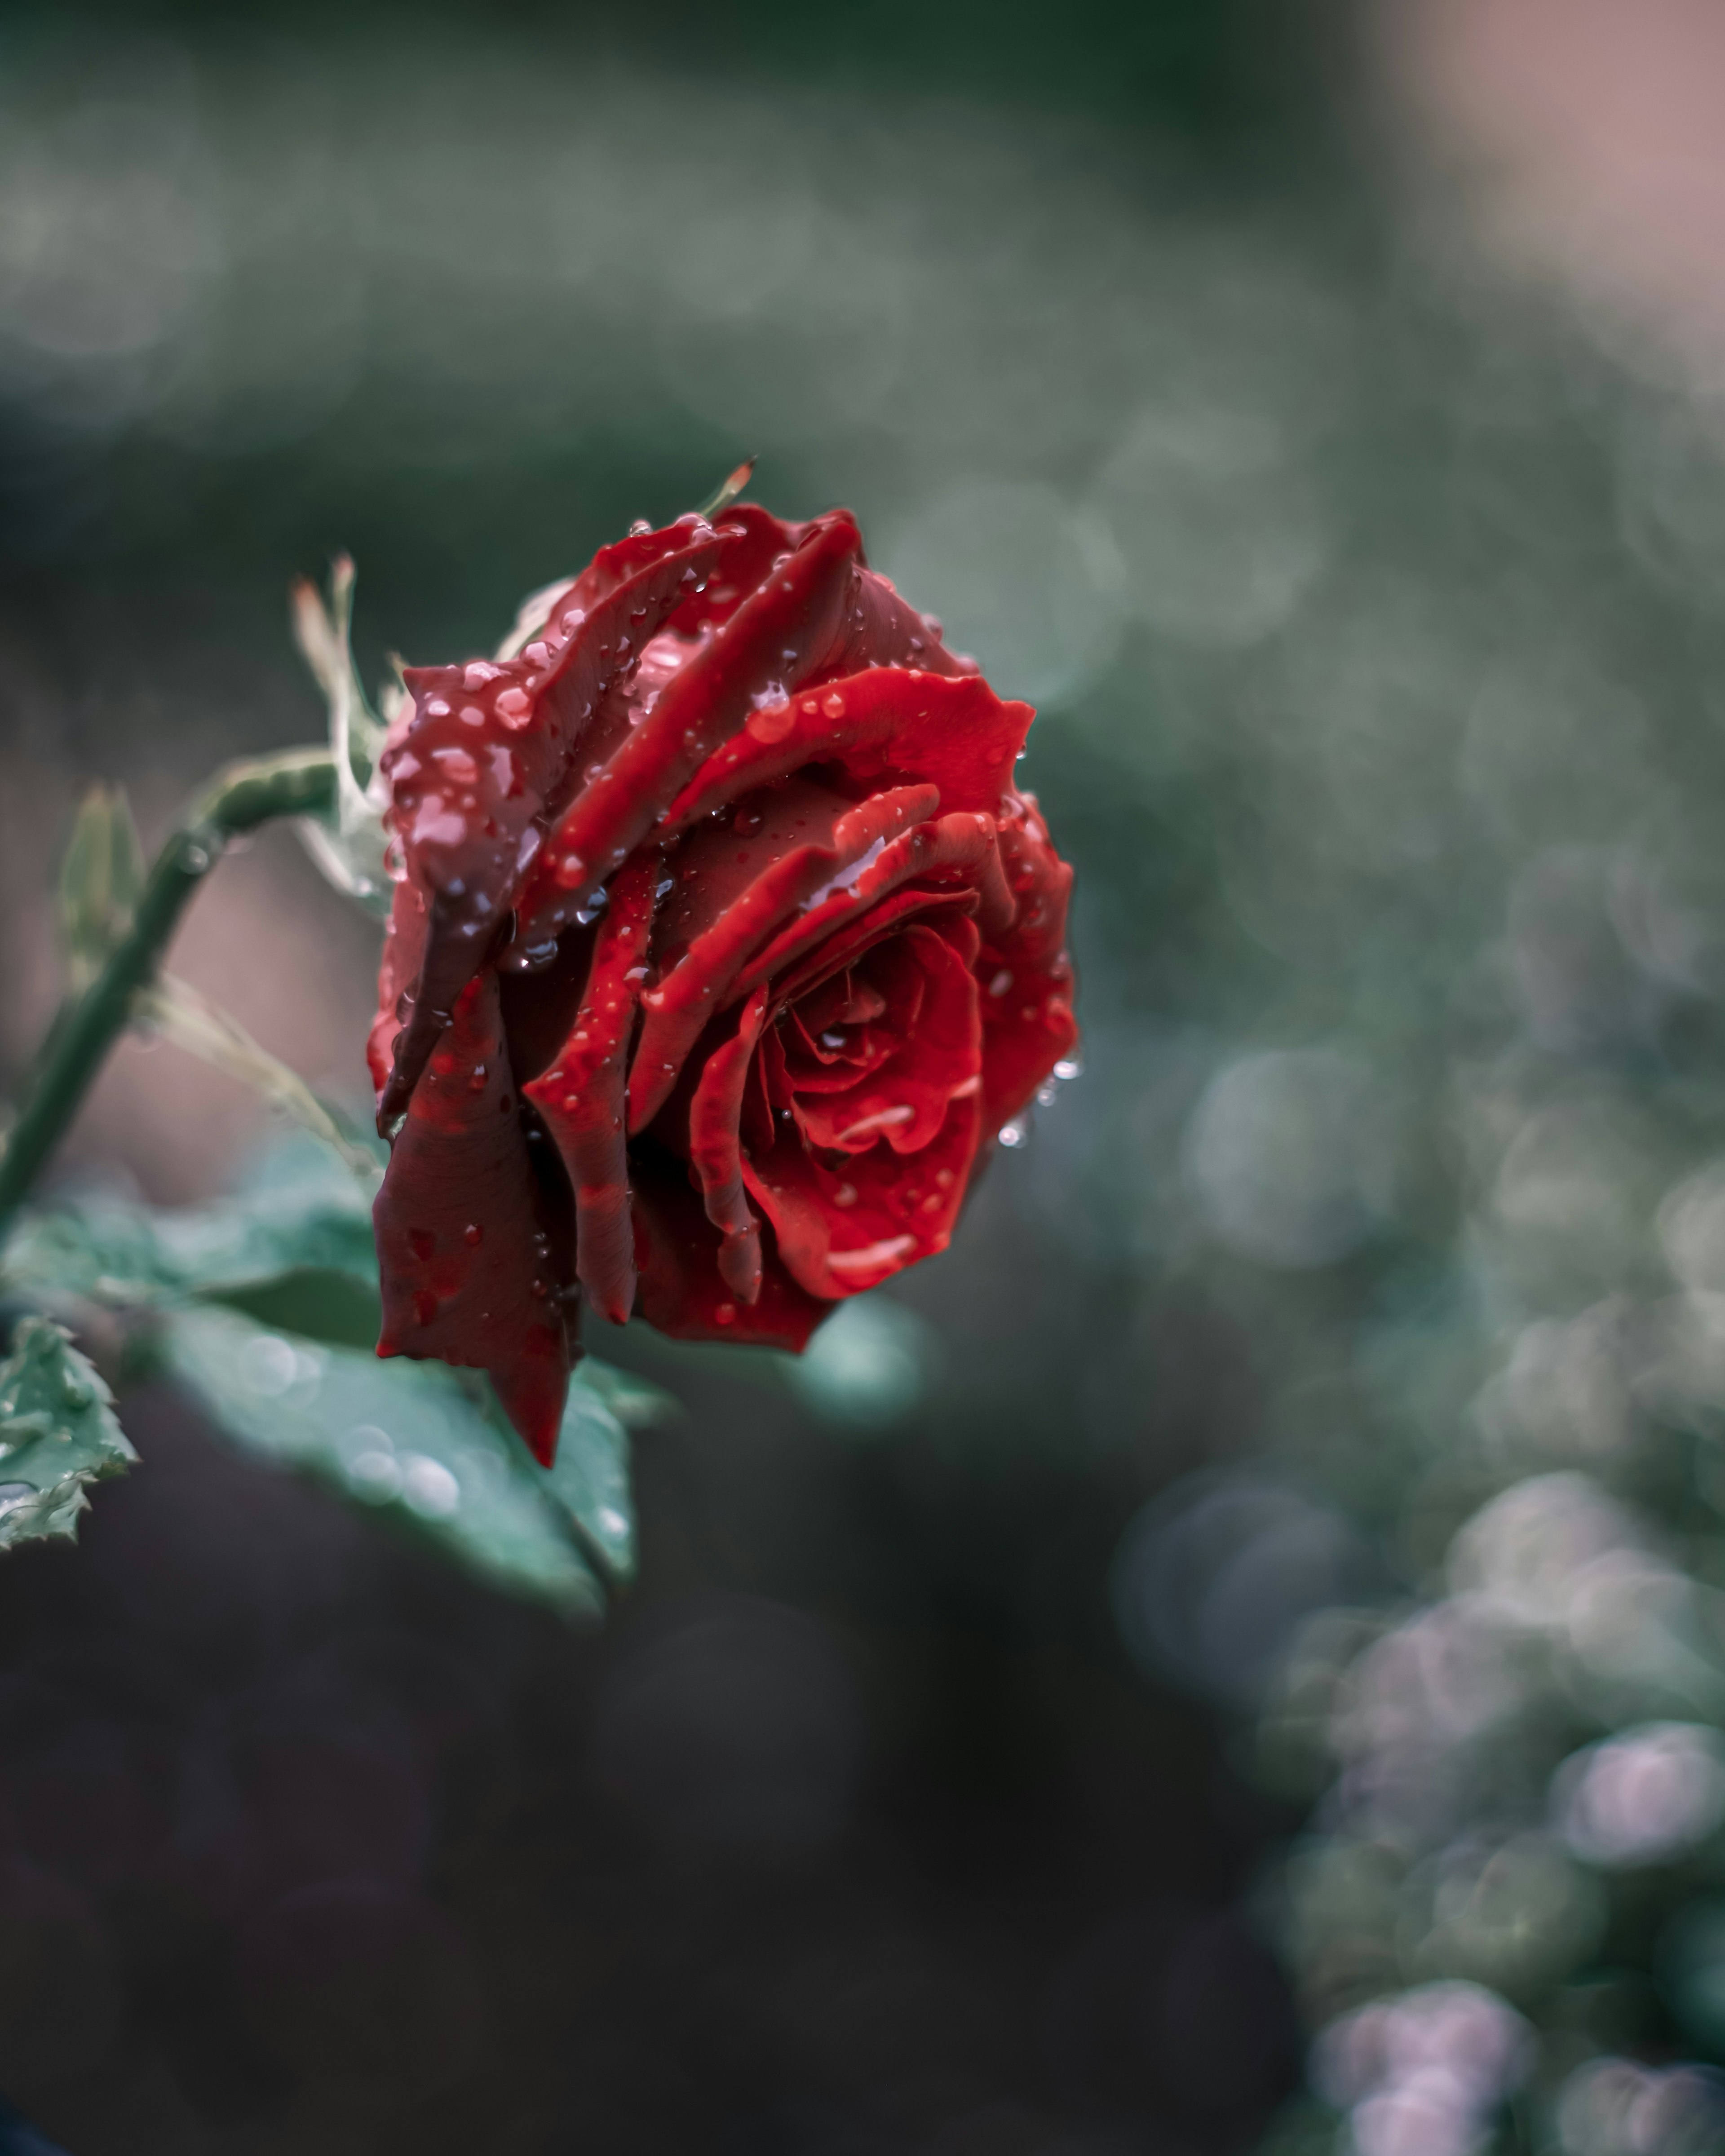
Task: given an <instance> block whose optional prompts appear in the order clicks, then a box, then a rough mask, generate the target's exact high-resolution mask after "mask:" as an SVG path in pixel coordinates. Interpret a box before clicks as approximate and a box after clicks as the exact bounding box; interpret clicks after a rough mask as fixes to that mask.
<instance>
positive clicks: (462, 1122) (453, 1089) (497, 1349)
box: [372, 975, 569, 1466]
mask: <svg viewBox="0 0 1725 2156" xmlns="http://www.w3.org/2000/svg"><path fill="white" fill-rule="evenodd" d="M372 1220H373V1223H374V1224H375V1227H376V1230H377V1258H378V1265H379V1271H380V1275H381V1280H382V1294H383V1332H382V1337H381V1339H380V1340H379V1341H378V1342H377V1353H379V1354H380V1355H384V1356H388V1355H408V1356H411V1357H413V1358H416V1359H426V1358H435V1359H438V1360H440V1361H442V1362H445V1363H457V1364H460V1365H463V1366H465V1367H466V1368H473V1369H480V1370H485V1371H487V1372H489V1373H490V1378H491V1382H492V1383H493V1385H494V1386H495V1388H496V1391H497V1397H498V1399H500V1400H501V1402H502V1404H503V1408H504V1411H505V1413H506V1414H507V1415H508V1417H509V1419H510V1420H511V1422H512V1423H513V1424H515V1427H516V1430H519V1431H520V1432H521V1435H522V1437H523V1438H524V1439H525V1440H526V1443H527V1445H528V1446H529V1448H530V1449H531V1451H532V1453H533V1455H534V1456H535V1458H536V1459H538V1460H542V1461H543V1462H544V1463H545V1464H546V1465H547V1466H549V1465H550V1464H551V1460H552V1456H553V1455H554V1454H555V1452H556V1450H557V1430H558V1428H559V1425H560V1424H561V1422H562V1412H563V1400H564V1396H565V1394H566V1393H567V1389H568V1382H569V1349H568V1342H567V1338H566V1337H565V1333H564V1327H563V1319H562V1301H561V1285H562V1284H561V1282H560V1281H559V1280H558V1278H557V1271H556V1269H555V1266H554V1263H553V1260H552V1254H551V1250H550V1241H549V1237H548V1235H547V1232H546V1229H545V1227H544V1225H543V1223H542V1208H541V1204H540V1193H539V1189H538V1187H537V1184H536V1180H535V1177H534V1173H533V1168H532V1163H531V1161H530V1159H529V1158H528V1152H527V1144H526V1136H525V1134H524V1132H523V1131H522V1127H521V1118H520V1116H519V1114H518V1112H517V1111H516V1100H515V1096H514V1081H513V1080H512V1078H511V1075H510V1069H509V1056H508V1051H507V1050H506V1048H505V1046H504V1042H503V1032H502V1026H501V1019H500V1016H499V1012H498V1004H497V984H496V982H495V980H494V979H493V978H490V976H489V975H488V976H486V977H485V978H481V979H480V980H478V981H476V982H475V983H473V985H472V986H471V987H470V988H468V989H466V990H465V992H464V993H462V995H461V996H460V997H459V998H458V999H457V1003H456V1009H455V1013H454V1018H453V1020H452V1022H451V1024H450V1027H449V1032H448V1034H447V1035H446V1036H445V1039H444V1043H443V1045H442V1046H441V1047H440V1048H439V1051H438V1053H437V1055H435V1056H434V1058H433V1059H432V1061H431V1064H430V1065H429V1069H428V1070H427V1071H426V1074H425V1077H424V1082H423V1084H421V1085H420V1086H418V1088H417V1089H416V1090H415V1091H414V1094H413V1100H412V1102H411V1103H410V1105H409V1106H408V1116H407V1121H406V1122H405V1123H404V1124H403V1126H402V1129H401V1132H400V1135H399V1136H398V1137H397V1139H396V1141H395V1144H394V1146H393V1148H392V1150H391V1152H390V1157H389V1166H388V1170H387V1171H386V1173H385V1174H384V1178H383V1187H382V1189H381V1190H380V1191H379V1192H378V1193H377V1203H376V1204H375V1205H374V1207H373V1209H372Z"/></svg>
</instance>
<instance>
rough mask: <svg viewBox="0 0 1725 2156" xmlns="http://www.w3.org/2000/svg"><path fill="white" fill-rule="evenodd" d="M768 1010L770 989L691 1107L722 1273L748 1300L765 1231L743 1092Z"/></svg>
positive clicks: (705, 1077) (698, 1166)
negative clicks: (748, 1155) (752, 1189)
mask: <svg viewBox="0 0 1725 2156" xmlns="http://www.w3.org/2000/svg"><path fill="white" fill-rule="evenodd" d="M766 1015H767V991H766V989H765V988H757V990H756V991H755V993H754V994H753V995H752V996H751V997H750V998H749V999H748V1001H747V1003H746V1004H744V1005H743V1007H742V1012H741V1014H739V1016H738V1019H737V1030H736V1032H735V1033H734V1034H732V1037H731V1039H729V1040H726V1041H723V1042H721V1044H720V1045H719V1046H718V1047H716V1048H715V1049H714V1050H713V1051H712V1053H711V1055H709V1056H708V1057H707V1059H706V1063H705V1065H703V1066H702V1069H701V1082H700V1083H699V1085H697V1086H696V1089H695V1097H694V1099H693V1101H691V1104H690V1109H689V1158H690V1163H691V1165H692V1167H693V1168H694V1169H695V1172H696V1174H697V1175H698V1176H699V1177H700V1178H701V1194H702V1196H703V1197H704V1199H706V1217H707V1218H708V1219H709V1220H711V1222H712V1224H713V1225H714V1226H715V1227H716V1229H718V1230H719V1233H720V1234H721V1235H722V1236H723V1238H724V1240H723V1242H722V1243H721V1245H720V1246H719V1260H718V1264H719V1277H720V1278H721V1280H722V1281H724V1282H725V1284H726V1286H727V1287H729V1288H731V1289H732V1291H734V1292H735V1293H736V1294H737V1295H739V1296H741V1297H742V1300H743V1301H745V1302H753V1301H756V1300H757V1298H758V1296H759V1295H760V1292H761V1231H760V1228H759V1225H758V1224H757V1221H756V1219H755V1216H754V1214H752V1213H751V1212H750V1210H749V1207H748V1200H747V1199H746V1198H745V1197H744V1196H743V1192H742V1129H741V1125H742V1096H743V1088H744V1086H745V1085H746V1084H747V1080H748V1075H749V1064H750V1061H751V1060H752V1057H753V1055H754V1053H755V1046H756V1044H757V1041H758V1040H759V1039H760V1038H761V1027H762V1021H763V1020H764V1019H765V1018H766Z"/></svg>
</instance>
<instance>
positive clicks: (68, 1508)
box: [0, 1317, 138, 1549]
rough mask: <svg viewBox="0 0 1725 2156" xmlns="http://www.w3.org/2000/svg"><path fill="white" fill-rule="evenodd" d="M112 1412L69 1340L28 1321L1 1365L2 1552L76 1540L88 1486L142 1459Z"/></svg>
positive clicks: (110, 1399)
mask: <svg viewBox="0 0 1725 2156" xmlns="http://www.w3.org/2000/svg"><path fill="white" fill-rule="evenodd" d="M137 1456H138V1455H136V1452H134V1451H133V1450H132V1448H131V1445H129V1444H128V1443H127V1442H126V1437H125V1435H124V1433H123V1432H122V1431H121V1427H120V1424H119V1422H118V1420H117V1419H116V1417H115V1414H114V1396H113V1394H111V1393H110V1391H109V1390H108V1388H107V1387H106V1385H105V1384H104V1383H103V1382H102V1380H101V1378H100V1377H99V1376H98V1375H97V1374H96V1372H95V1368H93V1366H92V1365H91V1363H90V1361H89V1360H88V1358H86V1357H85V1356H83V1355H80V1353H79V1352H78V1350H77V1349H76V1348H75V1347H74V1346H73V1345H72V1342H71V1338H70V1336H69V1334H68V1333H66V1332H64V1330H63V1329H62V1328H61V1327H59V1326H58V1325H55V1324H54V1323H53V1322H52V1321H51V1320H49V1319H48V1318H44V1317H26V1318H24V1319H23V1321H22V1322H20V1324H19V1325H18V1329H17V1331H16V1332H15V1333H14V1334H13V1343H12V1353H10V1354H9V1355H8V1357H7V1358H6V1359H5V1361H4V1362H3V1363H0V1549H10V1548H13V1547H14V1546H15V1545H16V1544H17V1543H27V1542H40V1541H44V1540H46V1539H47V1538H49V1537H52V1536H64V1537H66V1538H67V1539H69V1540H74V1539H75V1538H76V1537H77V1533H78V1515H79V1514H80V1512H85V1511H86V1510H87V1509H88V1507H89V1504H90V1499H89V1497H88V1496H86V1495H85V1491H86V1489H87V1487H88V1486H89V1485H90V1483H92V1482H96V1481H100V1480H101V1479H102V1478H103V1477H104V1476H110V1475H122V1474H124V1473H125V1471H126V1469H127V1468H128V1467H130V1466H132V1465H133V1463H134V1462H135V1461H136V1459H137Z"/></svg>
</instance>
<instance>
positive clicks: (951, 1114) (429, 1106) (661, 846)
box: [369, 506, 1075, 1461]
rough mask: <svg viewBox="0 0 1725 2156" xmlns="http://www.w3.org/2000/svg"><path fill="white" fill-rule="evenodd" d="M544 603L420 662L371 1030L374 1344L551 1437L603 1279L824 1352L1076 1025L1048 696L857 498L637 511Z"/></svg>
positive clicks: (941, 1215) (903, 1259)
mask: <svg viewBox="0 0 1725 2156" xmlns="http://www.w3.org/2000/svg"><path fill="white" fill-rule="evenodd" d="M524 619H526V620H527V622H528V626H527V627H526V628H524V629H523V630H522V631H521V639H520V640H522V641H524V643H525V648H524V649H521V650H520V651H519V652H518V653H515V654H513V655H511V656H508V657H506V658H503V659H501V660H497V661H495V662H494V661H490V660H475V661H474V662H473V663H472V664H470V665H466V666H425V667H414V668H410V669H409V670H408V673H407V675H406V677H405V678H406V681H407V685H408V690H410V691H411V694H412V696H413V706H412V709H411V711H410V712H409V711H406V710H404V711H403V715H402V717H401V719H400V720H399V721H398V724H397V726H396V727H395V728H394V729H393V731H392V734H391V738H390V742H389V745H388V748H387V749H386V751H385V752H384V755H383V758H382V771H383V773H384V775H385V777H386V778H387V779H388V784H389V788H390V810H389V822H390V825H391V829H392V830H393V834H395V840H396V844H397V850H398V856H399V859H398V864H397V865H398V868H399V870H400V871H401V880H400V881H399V882H398V885H397V886H396V892H395V903H394V911H393V918H392V920H391V921H390V924H389V931H388V942H387V943H386V945H385V948H384V953H383V964H382V974H381V977H380V979H379V983H378V988H379V1009H378V1015H377V1023H376V1024H375V1025H374V1027H373V1028H372V1036H371V1043H370V1051H369V1052H370V1060H371V1065H372V1076H373V1079H374V1081H376V1083H377V1087H378V1090H379V1096H380V1097H379V1127H380V1128H382V1129H386V1130H388V1129H393V1130H394V1142H393V1148H392V1152H391V1158H390V1163H389V1168H388V1173H387V1175H386V1176H385V1178H384V1181H383V1188H382V1192H381V1193H380V1194H379V1196H378V1199H377V1211H376V1219H377V1247H378V1250H379V1254H380V1257H381V1262H382V1284H383V1337H382V1340H381V1341H380V1342H379V1343H378V1350H377V1352H378V1353H379V1354H381V1355H414V1356H436V1357H441V1358H443V1360H444V1361H445V1362H449V1363H463V1364H470V1365H474V1366H477V1367H478V1368H483V1369H485V1370H488V1371H489V1372H490V1375H491V1378H492V1380H493V1382H494V1383H495V1386H496V1389H497V1392H498V1394H499V1397H500V1398H501V1400H502V1402H503V1404H504V1406H505V1408H506V1409H507V1411H508V1413H509V1414H510V1417H511V1419H512V1420H513V1422H514V1423H515V1424H516V1428H517V1429H518V1430H520V1431H521V1435H522V1436H523V1437H524V1438H525V1439H526V1441H527V1443H528V1444H529V1445H531V1447H532V1449H533V1450H534V1451H535V1453H536V1455H538V1456H539V1457H540V1458H541V1459H542V1460H547V1461H548V1460H549V1459H550V1457H551V1455H552V1450H553V1448H554V1446H555V1444H556V1440H557V1426H558V1423H559V1420H560V1419H561V1415H562V1404H563V1398H564V1392H565V1389H566V1386H567V1379H568V1370H569V1362H570V1357H571V1353H572V1347H571V1341H572V1333H573V1331H574V1324H575V1320H576V1318H577V1316H578V1301H579V1297H580V1296H581V1295H583V1294H584V1295H585V1296H587V1297H588V1299H589V1300H590V1301H592V1302H593V1305H594V1306H595V1307H596V1308H597V1309H598V1310H599V1311H601V1312H603V1314H604V1315H605V1316H606V1317H608V1318H611V1319H613V1320H614V1321H617V1322H621V1321H622V1320H623V1319H624V1318H625V1317H628V1316H629V1312H631V1310H632V1309H638V1310H639V1312H640V1314H641V1315H642V1316H643V1317H645V1318H646V1319H648V1320H649V1322H651V1323H652V1324H654V1325H656V1326H657V1327H659V1328H660V1330H661V1331H662V1332H668V1333H670V1334H672V1335H674V1336H675V1337H678V1338H683V1339H732V1340H748V1341H754V1342H772V1343H774V1344H777V1345H779V1346H783V1347H801V1346H802V1345H803V1342H805V1341H806V1340H807V1338H808V1337H809V1332H810V1331H811V1330H812V1328H813V1327H814V1326H815V1325H816V1324H817V1323H818V1322H819V1320H820V1319H821V1317H824V1315H825V1313H826V1312H827V1310H828V1308H829V1306H830V1305H831V1304H832V1303H833V1302H834V1301H835V1300H836V1299H838V1298H840V1297H843V1296H848V1295H854V1294H855V1293H857V1292H858V1291H860V1290H861V1289H864V1288H870V1287H873V1286H875V1285H876V1284H877V1282H879V1281H883V1280H886V1279H888V1278H889V1277H890V1276H891V1275H893V1274H894V1273H896V1272H901V1271H902V1270H903V1269H904V1268H905V1267H906V1265H911V1264H914V1263H915V1262H916V1260H917V1259H918V1258H924V1257H927V1256H930V1255H932V1254H933V1253H934V1252H935V1251H937V1250H944V1249H945V1247H946V1245H947V1240H948V1239H949V1237H950V1236H951V1235H952V1224H953V1222H954V1220H955V1219H957V1213H958V1209H959V1206H960V1204H962V1202H963V1198H964V1193H965V1190H966V1188H967V1186H968V1183H969V1181H970V1178H971V1175H972V1173H973V1170H974V1168H975V1166H976V1163H977V1161H978V1157H979V1153H980V1152H984V1151H986V1149H987V1147H988V1146H989V1145H990V1144H992V1142H993V1135H994V1133H995V1132H997V1131H998V1130H999V1127H1000V1126H1001V1125H1002V1124H1004V1122H1007V1121H1008V1120H1009V1119H1010V1118H1011V1117H1012V1116H1015V1115H1017V1114H1018V1112H1019V1111H1020V1110H1021V1109H1022V1108H1023V1107H1024V1106H1025V1104H1026V1103H1027V1102H1028V1101H1029V1099H1030V1097H1031V1096H1032V1095H1033V1094H1034V1091H1035V1090H1036V1088H1037V1086H1039V1085H1040V1084H1041V1083H1042V1081H1044V1080H1045V1078H1046V1077H1047V1075H1048V1074H1049V1072H1050V1070H1051V1069H1052V1067H1053V1065H1054V1064H1055V1061H1056V1060H1058V1059H1059V1058H1060V1057H1061V1056H1063V1055H1066V1054H1068V1053H1069V1052H1070V1049H1071V1046H1072V1044H1073V1040H1074V1038H1075V1033H1074V1027H1073V1021H1072V1011H1071V985H1072V980H1071V969H1070V965H1069V963H1068V961H1067V958H1066V953H1065V921H1066V896H1067V891H1068V887H1069V885H1070V881H1071V871H1070V869H1068V868H1067V867H1066V866H1065V865H1064V864H1063V863H1062V862H1061V861H1060V860H1059V859H1058V857H1057V856H1056V855H1055V853H1054V851H1053V849H1052V848H1051V847H1050V844H1049V841H1048V837H1047V834H1046V833H1045V830H1044V829H1043V826H1042V824H1041V821H1040V818H1039V816H1038V814H1037V809H1036V804H1035V802H1034V799H1033V798H1031V797H1029V795H1026V794H1022V793H1018V792H1017V791H1016V790H1015V789H1014V785H1013V765H1014V760H1015V758H1016V757H1017V756H1018V754H1019V750H1020V748H1021V747H1023V745H1024V735H1025V731H1026V730H1027V728H1028V727H1029V723H1030V718H1031V713H1030V711H1029V707H1028V706H1025V705H1024V704H1009V703H1003V702H1001V701H1000V700H999V698H998V697H997V696H995V695H994V694H993V691H992V690H990V689H989V687H988V684H987V683H986V682H985V681H983V680H981V679H980V678H979V676H978V674H977V672H976V669H975V666H974V664H973V662H972V661H970V660H963V659H959V658H957V657H955V656H954V655H953V654H952V653H950V652H948V651H947V650H946V649H944V647H943V646H942V642H941V638H940V630H939V626H938V624H936V623H934V622H932V621H931V620H928V619H926V618H925V617H923V616H922V615H921V614H918V613H915V612H914V611H913V610H912V609H911V608H910V607H908V606H906V604H905V603H904V602H903V600H901V598H899V596H898V594H897V593H896V592H895V591H894V590H893V588H892V586H891V584H890V583H887V582H886V578H885V577H879V576H876V575H875V574H873V573H872V572H870V570H869V569H868V568H866V567H865V565H864V562H863V554H862V547H861V542H860V538H859V536H858V534H857V529H856V526H855V521H853V520H852V518H851V517H850V515H849V514H848V513H847V512H846V511H843V510H834V511H832V512H831V513H830V514H829V515H827V516H819V517H816V518H815V519H814V521H813V522H811V523H809V524H803V525H786V524H781V523H780V522H779V521H778V519H777V518H775V517H773V516H768V514H767V513H766V511H763V510H761V509H757V508H754V507H752V506H737V507H734V508H732V509H729V510H726V511H724V512H723V513H722V514H721V515H719V516H716V517H715V519H714V520H713V521H711V522H707V521H703V520H702V519H701V518H698V517H694V516H687V517H684V518H681V519H680V521H678V522H677V523H675V524H673V525H671V526H669V527H668V528H667V529H666V530H665V531H646V530H644V529H637V530H636V531H633V532H631V533H630V535H629V537H627V538H626V539H623V540H620V541H619V542H618V543H617V544H616V545H615V546H614V547H606V548H604V549H603V551H602V552H600V553H599V554H598V556H597V557H595V558H594V560H593V562H592V564H591V565H590V566H589V567H588V568H587V569H585V570H583V572H582V574H581V575H580V576H579V577H577V578H575V580H574V581H573V582H572V583H569V584H567V585H565V586H562V588H558V589H557V591H556V592H555V593H552V594H549V595H547V598H546V599H545V602H544V605H543V609H542V621H543V626H542V627H539V628H538V629H537V631H536V634H533V633H531V627H532V624H531V618H529V617H524ZM506 649H510V647H506Z"/></svg>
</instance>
